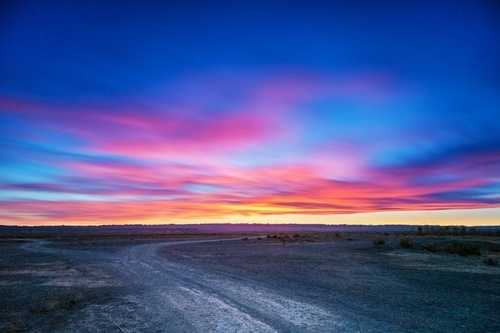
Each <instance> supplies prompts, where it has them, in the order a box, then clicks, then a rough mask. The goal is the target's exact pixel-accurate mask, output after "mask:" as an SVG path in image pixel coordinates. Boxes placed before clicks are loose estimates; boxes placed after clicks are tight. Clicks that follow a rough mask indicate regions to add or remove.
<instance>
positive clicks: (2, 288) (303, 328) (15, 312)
mask: <svg viewBox="0 0 500 333" xmlns="http://www.w3.org/2000/svg"><path fill="white" fill-rule="evenodd" d="M401 239H406V237H405V236H401V235H396V234H385V235H384V234H368V233H363V234H361V233H352V234H342V235H340V234H334V233H316V234H306V233H304V234H296V235H291V234H290V235H269V236H267V237H266V236H265V235H263V236H262V237H259V236H256V235H253V236H248V235H247V236H245V235H172V236H158V235H155V236H154V237H140V236H137V237H126V236H119V237H99V236H92V237H64V238H57V239H53V238H51V239H44V238H37V239H4V240H0V251H1V252H0V253H1V254H0V298H1V300H2V307H1V308H0V331H1V332H23V331H30V332H498V331H500V317H499V316H498V309H499V308H500V267H499V266H498V265H496V264H497V260H498V256H499V253H498V249H499V247H500V240H499V238H498V237H491V236H490V237H482V236H416V235H412V236H409V237H408V239H409V241H410V245H409V246H406V245H405V244H402V243H401ZM381 240H383V242H380V241H381ZM377 241H378V243H377ZM456 243H460V244H466V245H467V246H469V245H470V246H471V247H474V248H477V249H479V250H480V253H478V254H476V253H473V251H471V253H467V255H460V254H455V253H454V252H453V251H455V248H456V246H455V245H453V246H450V244H456ZM450 249H451V250H450ZM459 249H461V248H459ZM461 254H464V253H461ZM488 259H489V261H488Z"/></svg>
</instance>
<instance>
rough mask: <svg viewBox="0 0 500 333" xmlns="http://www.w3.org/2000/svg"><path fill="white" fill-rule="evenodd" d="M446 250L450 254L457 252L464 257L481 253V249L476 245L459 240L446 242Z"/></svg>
mask: <svg viewBox="0 0 500 333" xmlns="http://www.w3.org/2000/svg"><path fill="white" fill-rule="evenodd" d="M446 251H447V252H448V253H450V254H458V255H460V256H464V257H465V256H479V255H481V250H480V249H479V247H478V246H476V245H472V244H466V243H459V242H453V243H451V244H448V246H447V247H446Z"/></svg>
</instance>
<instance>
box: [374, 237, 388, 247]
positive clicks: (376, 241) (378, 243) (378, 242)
mask: <svg viewBox="0 0 500 333" xmlns="http://www.w3.org/2000/svg"><path fill="white" fill-rule="evenodd" d="M373 245H375V246H384V245H385V240H383V239H376V240H374V241H373Z"/></svg>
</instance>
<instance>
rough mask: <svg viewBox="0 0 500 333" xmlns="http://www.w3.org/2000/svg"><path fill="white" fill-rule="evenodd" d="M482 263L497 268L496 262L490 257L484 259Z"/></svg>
mask: <svg viewBox="0 0 500 333" xmlns="http://www.w3.org/2000/svg"><path fill="white" fill-rule="evenodd" d="M483 262H484V263H485V264H486V265H488V266H498V261H497V260H496V259H495V258H492V257H488V258H485V259H484V260H483Z"/></svg>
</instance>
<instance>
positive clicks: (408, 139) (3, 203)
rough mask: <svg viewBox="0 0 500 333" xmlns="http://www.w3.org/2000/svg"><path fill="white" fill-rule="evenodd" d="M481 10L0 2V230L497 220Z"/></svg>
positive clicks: (490, 89)
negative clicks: (2, 226) (64, 226)
mask: <svg viewBox="0 0 500 333" xmlns="http://www.w3.org/2000/svg"><path fill="white" fill-rule="evenodd" d="M499 13H500V7H499V5H498V2H495V1H458V0H454V1H435V2H426V1H324V2H319V1H297V2H293V3H292V2H276V1H266V2H259V1H246V2H237V1H231V2H222V1H200V2H194V1H182V2H170V1H161V2H160V1H158V2H151V1H141V2H140V3H139V2H135V3H133V2H126V1H116V2H113V1H95V2H94V1H82V2H76V1H75V2H73V1H69V2H68V1H61V2H56V1H10V2H9V1H4V2H2V4H1V5H0V224H11V225H54V224H68V225H69V224H73V225H75V224H122V223H145V224H148V223H203V222H211V223H213V222H252V223H254V222H258V223H259V222H261V223H332V224H336V223H360V224H364V223H369V224H385V223H404V224H415V223H424V224H426V223H427V224H430V223H432V224H468V225H485V224H500V75H499V73H500V14H499Z"/></svg>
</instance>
